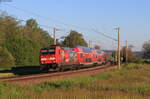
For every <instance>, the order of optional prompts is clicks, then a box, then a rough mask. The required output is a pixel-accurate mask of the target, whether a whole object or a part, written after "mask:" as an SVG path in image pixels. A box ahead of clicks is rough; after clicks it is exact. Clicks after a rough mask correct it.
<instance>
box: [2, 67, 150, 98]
mask: <svg viewBox="0 0 150 99" xmlns="http://www.w3.org/2000/svg"><path fill="white" fill-rule="evenodd" d="M0 98H1V99H9V98H10V99H20V98H21V99H150V65H148V64H129V65H123V66H122V69H121V70H112V71H109V72H104V73H100V74H97V75H91V76H81V77H76V78H72V79H69V80H61V81H55V82H45V83H41V84H38V85H33V86H18V85H11V84H7V83H0Z"/></svg>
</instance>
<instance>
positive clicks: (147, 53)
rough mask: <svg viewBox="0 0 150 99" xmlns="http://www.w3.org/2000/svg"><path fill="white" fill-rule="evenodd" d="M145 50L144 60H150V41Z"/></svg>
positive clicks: (144, 46) (145, 44) (146, 43)
mask: <svg viewBox="0 0 150 99" xmlns="http://www.w3.org/2000/svg"><path fill="white" fill-rule="evenodd" d="M143 50H144V58H147V59H149V58H150V41H148V42H145V43H144V45H143Z"/></svg>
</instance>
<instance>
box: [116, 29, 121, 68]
mask: <svg viewBox="0 0 150 99" xmlns="http://www.w3.org/2000/svg"><path fill="white" fill-rule="evenodd" d="M116 29H117V32H118V69H120V28H116Z"/></svg>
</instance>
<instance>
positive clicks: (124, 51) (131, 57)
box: [121, 47, 137, 62]
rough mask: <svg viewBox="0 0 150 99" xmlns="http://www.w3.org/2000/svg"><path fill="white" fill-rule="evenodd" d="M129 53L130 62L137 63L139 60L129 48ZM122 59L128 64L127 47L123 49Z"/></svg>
mask: <svg viewBox="0 0 150 99" xmlns="http://www.w3.org/2000/svg"><path fill="white" fill-rule="evenodd" d="M127 53H128V57H127V59H128V62H135V61H136V60H137V57H136V55H135V54H134V53H133V52H132V50H131V48H128V50H127ZM121 57H122V58H123V60H122V61H123V62H126V47H123V48H122V49H121Z"/></svg>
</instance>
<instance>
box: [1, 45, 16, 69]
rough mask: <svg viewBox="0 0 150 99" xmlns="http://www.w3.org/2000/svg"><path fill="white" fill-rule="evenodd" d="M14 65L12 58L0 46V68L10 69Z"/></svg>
mask: <svg viewBox="0 0 150 99" xmlns="http://www.w3.org/2000/svg"><path fill="white" fill-rule="evenodd" d="M14 65H15V59H14V57H13V56H12V55H11V53H10V52H9V51H8V50H7V49H6V48H5V47H2V46H0V67H10V66H14Z"/></svg>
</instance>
